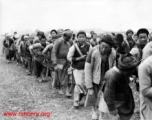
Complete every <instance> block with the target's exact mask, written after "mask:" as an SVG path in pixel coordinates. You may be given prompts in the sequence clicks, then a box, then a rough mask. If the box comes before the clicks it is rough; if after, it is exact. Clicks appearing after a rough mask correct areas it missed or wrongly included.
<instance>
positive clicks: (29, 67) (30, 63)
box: [28, 58, 32, 73]
mask: <svg viewBox="0 0 152 120" xmlns="http://www.w3.org/2000/svg"><path fill="white" fill-rule="evenodd" d="M28 71H29V72H30V73H32V59H31V58H29V59H28Z"/></svg>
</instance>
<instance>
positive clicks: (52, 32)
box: [50, 30, 57, 38]
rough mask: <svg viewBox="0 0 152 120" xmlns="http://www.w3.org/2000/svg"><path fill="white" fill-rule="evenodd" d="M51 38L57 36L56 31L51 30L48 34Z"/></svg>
mask: <svg viewBox="0 0 152 120" xmlns="http://www.w3.org/2000/svg"><path fill="white" fill-rule="evenodd" d="M50 34H51V36H52V38H53V37H55V36H56V35H57V31H56V30H51V32H50Z"/></svg>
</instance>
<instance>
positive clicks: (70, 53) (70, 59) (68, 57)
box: [67, 45, 75, 62]
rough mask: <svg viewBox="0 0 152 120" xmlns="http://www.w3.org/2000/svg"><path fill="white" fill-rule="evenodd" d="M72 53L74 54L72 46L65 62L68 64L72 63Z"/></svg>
mask: <svg viewBox="0 0 152 120" xmlns="http://www.w3.org/2000/svg"><path fill="white" fill-rule="evenodd" d="M74 52H75V46H74V45H72V46H71V47H70V49H69V52H68V54H67V60H68V61H69V62H72V61H73V56H74Z"/></svg>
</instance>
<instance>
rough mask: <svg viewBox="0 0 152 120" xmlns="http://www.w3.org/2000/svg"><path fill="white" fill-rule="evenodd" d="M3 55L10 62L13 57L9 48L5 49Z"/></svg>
mask: <svg viewBox="0 0 152 120" xmlns="http://www.w3.org/2000/svg"><path fill="white" fill-rule="evenodd" d="M5 55H6V59H7V60H11V59H12V57H13V51H12V50H10V49H9V48H5Z"/></svg>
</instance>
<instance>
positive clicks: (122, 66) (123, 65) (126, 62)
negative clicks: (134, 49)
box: [117, 53, 140, 77]
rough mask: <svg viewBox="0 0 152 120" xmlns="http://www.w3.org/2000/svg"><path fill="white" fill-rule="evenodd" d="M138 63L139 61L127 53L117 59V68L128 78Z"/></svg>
mask: <svg viewBox="0 0 152 120" xmlns="http://www.w3.org/2000/svg"><path fill="white" fill-rule="evenodd" d="M139 63H140V61H138V60H137V59H136V58H135V57H134V56H133V55H131V54H130V53H128V54H124V55H121V56H120V57H119V59H118V64H117V67H118V69H119V70H120V71H122V72H123V73H124V74H125V75H126V76H128V77H129V76H130V75H131V74H132V73H133V72H134V70H135V69H136V67H137V66H138V65H139Z"/></svg>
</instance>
